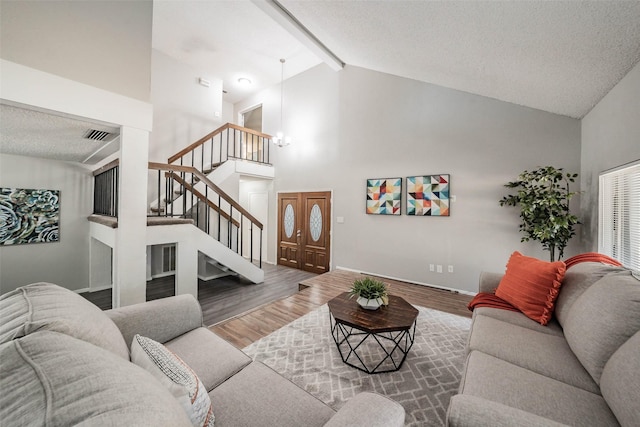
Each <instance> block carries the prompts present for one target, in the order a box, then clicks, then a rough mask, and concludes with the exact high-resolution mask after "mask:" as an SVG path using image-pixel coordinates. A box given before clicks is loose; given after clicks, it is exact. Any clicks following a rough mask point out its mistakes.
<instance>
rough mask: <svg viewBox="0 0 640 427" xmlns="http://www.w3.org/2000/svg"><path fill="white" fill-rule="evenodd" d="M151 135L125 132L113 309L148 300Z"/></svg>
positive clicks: (121, 162) (131, 131) (138, 130)
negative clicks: (148, 209) (147, 262)
mask: <svg viewBox="0 0 640 427" xmlns="http://www.w3.org/2000/svg"><path fill="white" fill-rule="evenodd" d="M148 161H149V132H148V131H146V130H141V129H136V128H132V127H125V126H123V127H122V128H121V133H120V168H119V176H118V183H119V186H118V189H119V194H118V228H117V230H116V245H115V250H114V273H115V274H114V286H113V307H114V308H115V307H122V306H126V305H131V304H137V303H140V302H144V301H145V300H146V286H147V281H146V272H147V264H146V257H147V244H146V233H147V179H148Z"/></svg>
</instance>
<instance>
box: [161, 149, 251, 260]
mask: <svg viewBox="0 0 640 427" xmlns="http://www.w3.org/2000/svg"><path fill="white" fill-rule="evenodd" d="M149 170H150V171H151V173H152V175H153V176H152V177H150V178H149V187H150V188H153V191H154V193H155V196H156V197H155V200H157V201H158V203H157V206H156V209H155V212H152V213H151V214H150V216H166V217H180V218H191V219H193V220H194V223H195V225H196V226H197V227H198V228H200V229H201V230H203V231H204V232H205V233H207V234H209V235H210V236H211V237H213V238H214V239H216V240H218V241H219V242H220V243H223V244H224V245H225V246H226V247H228V248H229V249H231V250H233V251H235V252H236V253H238V254H239V255H240V256H245V250H246V249H248V252H249V253H248V258H249V260H250V261H251V262H253V261H254V259H255V260H256V261H258V262H259V266H260V268H262V229H263V225H262V223H261V222H260V221H258V220H257V219H256V218H255V217H254V216H253V215H251V214H250V213H249V212H247V211H246V210H245V209H244V208H243V207H242V206H240V204H238V203H237V202H236V201H235V200H233V198H231V196H229V195H228V194H226V193H225V192H224V191H223V190H222V189H220V187H218V186H217V185H215V184H214V183H213V182H211V181H210V180H209V179H208V178H207V177H206V176H205V174H204V173H203V172H201V171H199V170H197V169H196V168H194V167H192V166H181V165H170V164H162V163H151V162H150V163H149ZM152 198H153V197H152ZM163 201H164V203H162V202H163ZM245 246H248V248H245ZM254 248H255V249H256V250H255V251H254ZM256 252H257V256H255V255H254V254H255V253H256Z"/></svg>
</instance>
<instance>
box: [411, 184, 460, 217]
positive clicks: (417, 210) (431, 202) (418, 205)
mask: <svg viewBox="0 0 640 427" xmlns="http://www.w3.org/2000/svg"><path fill="white" fill-rule="evenodd" d="M449 193H450V179H449V174H444V175H424V176H409V177H407V215H414V216H449V213H450V206H449V202H450V199H449Z"/></svg>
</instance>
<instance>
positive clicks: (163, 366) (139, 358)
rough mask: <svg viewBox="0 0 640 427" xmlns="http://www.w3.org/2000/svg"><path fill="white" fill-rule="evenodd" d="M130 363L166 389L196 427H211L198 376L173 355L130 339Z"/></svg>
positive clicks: (146, 340)
mask: <svg viewBox="0 0 640 427" xmlns="http://www.w3.org/2000/svg"><path fill="white" fill-rule="evenodd" d="M131 361H132V362H133V363H135V364H136V365H138V366H140V367H142V368H144V369H146V370H147V371H148V372H150V373H151V374H152V375H153V376H154V377H156V378H157V379H158V380H160V382H161V383H162V384H163V385H164V386H165V387H167V389H169V391H170V392H171V393H172V394H173V395H174V396H175V398H176V399H177V400H178V402H179V403H180V405H181V406H182V407H183V408H184V410H185V412H186V413H187V415H188V416H189V419H191V423H192V424H193V425H194V426H198V427H213V422H214V415H213V407H212V405H211V399H210V398H209V395H208V394H207V389H206V388H205V387H204V385H203V384H202V382H201V381H200V379H199V378H198V376H197V375H196V374H195V372H193V370H192V369H191V368H190V367H189V366H188V365H187V364H186V363H184V361H183V360H182V359H180V358H179V357H178V356H177V355H175V354H174V353H172V352H171V350H169V349H168V348H167V347H165V346H164V345H162V344H160V343H159V342H157V341H154V340H152V339H151V338H146V337H143V336H140V335H136V336H134V337H133V341H132V343H131Z"/></svg>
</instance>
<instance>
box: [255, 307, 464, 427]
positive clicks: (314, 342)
mask: <svg viewBox="0 0 640 427" xmlns="http://www.w3.org/2000/svg"><path fill="white" fill-rule="evenodd" d="M416 308H417V309H418V311H419V314H418V324H417V327H416V334H415V341H414V344H413V347H411V350H410V351H409V354H408V355H407V358H406V360H405V361H404V364H403V365H402V368H400V370H399V371H397V372H389V373H383V374H367V373H365V372H362V371H360V370H358V369H355V368H352V367H351V366H348V365H346V364H344V363H343V362H342V359H341V358H340V354H339V353H338V350H337V349H336V345H335V343H334V341H333V338H332V337H331V327H330V323H329V309H328V307H327V305H326V304H325V305H323V306H322V307H320V308H318V309H316V310H314V311H312V312H310V313H308V314H307V315H305V316H303V317H300V318H299V319H297V320H295V321H293V322H291V323H289V324H288V325H286V326H283V327H282V328H280V329H278V330H277V331H275V332H273V333H271V334H270V335H268V336H266V337H264V338H262V339H260V340H258V341H256V342H254V343H252V344H251V345H249V346H247V347H245V348H244V349H243V351H244V352H245V353H246V354H247V355H249V357H251V358H253V359H254V360H257V361H260V362H262V363H264V364H266V365H267V366H269V367H271V368H272V369H273V370H275V371H276V372H278V373H280V374H281V375H282V376H284V377H285V378H287V379H289V380H290V381H292V382H293V383H295V384H297V385H298V386H299V387H301V388H303V389H305V390H306V391H307V392H309V393H311V394H312V395H314V396H315V397H317V398H318V399H320V400H321V401H323V402H324V403H326V404H327V405H329V406H330V407H331V408H333V409H334V410H338V409H340V408H341V407H342V406H343V405H344V404H345V403H346V402H347V401H348V400H349V399H350V398H352V397H353V396H355V395H356V394H358V393H360V392H363V391H372V392H376V393H379V394H383V395H385V396H387V397H389V398H390V399H393V400H395V401H396V402H398V403H400V404H401V405H402V406H403V407H404V409H405V411H406V419H405V424H406V425H407V426H443V425H444V424H445V414H446V412H447V408H448V406H449V399H450V398H451V396H453V395H455V394H456V392H457V390H458V385H459V384H460V378H461V373H462V368H463V366H464V361H465V352H464V349H465V345H466V343H467V337H468V335H469V328H470V325H471V319H469V318H466V317H461V316H456V315H454V314H449V313H444V312H441V311H437V310H432V309H428V308H424V307H417V306H416Z"/></svg>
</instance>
